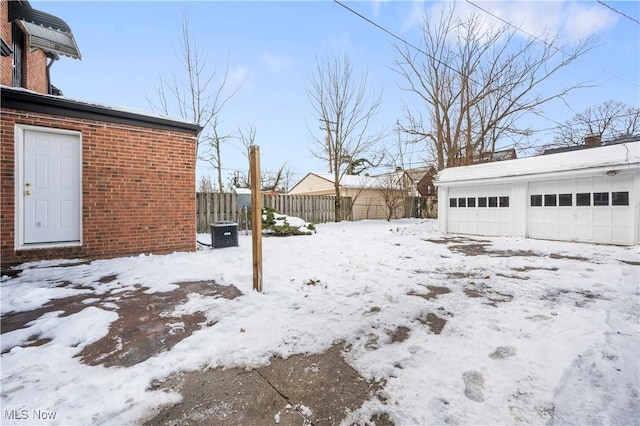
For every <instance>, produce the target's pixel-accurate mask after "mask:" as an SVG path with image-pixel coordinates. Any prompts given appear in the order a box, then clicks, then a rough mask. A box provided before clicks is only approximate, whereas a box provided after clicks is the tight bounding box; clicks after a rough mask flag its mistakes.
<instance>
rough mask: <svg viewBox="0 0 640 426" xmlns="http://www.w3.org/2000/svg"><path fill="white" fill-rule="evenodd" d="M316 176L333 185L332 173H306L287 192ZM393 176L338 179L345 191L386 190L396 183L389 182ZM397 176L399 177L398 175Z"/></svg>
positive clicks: (356, 176) (343, 177) (354, 176)
mask: <svg viewBox="0 0 640 426" xmlns="http://www.w3.org/2000/svg"><path fill="white" fill-rule="evenodd" d="M311 175H313V176H316V177H318V178H320V179H323V180H325V181H327V182H329V183H331V184H333V183H334V176H333V174H332V173H313V172H311V173H307V174H306V175H305V177H303V178H302V179H300V181H299V182H298V183H296V184H295V185H294V186H293V188H291V190H290V191H289V192H292V191H293V192H295V191H294V190H295V188H296V187H297V186H298V185H300V183H302V182H303V181H304V180H305V179H307V178H308V177H309V176H311ZM393 175H395V173H390V174H384V175H379V176H367V175H343V176H342V178H340V186H341V187H342V188H345V189H380V188H388V187H389V186H390V185H389V184H390V183H392V184H393V182H394V181H396V180H395V179H394V181H391V180H390V179H389V178H390V177H393ZM398 176H399V175H398ZM393 185H394V186H395V185H398V187H397V188H396V189H400V186H399V184H397V183H396V184H393Z"/></svg>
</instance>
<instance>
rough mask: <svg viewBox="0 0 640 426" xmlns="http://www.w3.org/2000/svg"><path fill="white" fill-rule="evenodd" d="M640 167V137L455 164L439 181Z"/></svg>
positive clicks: (443, 172)
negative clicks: (624, 141) (457, 165)
mask: <svg viewBox="0 0 640 426" xmlns="http://www.w3.org/2000/svg"><path fill="white" fill-rule="evenodd" d="M637 167H640V141H634V142H626V143H620V144H615V145H606V146H599V147H594V148H590V149H584V150H580V151H571V152H561V153H558V154H548V155H544V156H542V155H540V156H536V157H526V158H519V159H516V160H505V161H497V162H493V163H483V164H475V165H471V166H461V167H452V168H449V169H445V170H441V171H440V172H438V175H437V178H436V185H441V186H447V185H446V184H448V183H456V182H473V181H477V180H485V179H502V178H511V177H512V178H515V177H520V176H530V175H541V174H548V173H557V172H569V171H577V170H586V169H592V168H616V169H621V168H637Z"/></svg>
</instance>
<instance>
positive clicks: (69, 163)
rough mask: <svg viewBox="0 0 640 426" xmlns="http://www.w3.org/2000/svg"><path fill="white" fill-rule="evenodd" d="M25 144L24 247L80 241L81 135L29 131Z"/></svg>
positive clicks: (25, 134)
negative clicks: (26, 245) (25, 245)
mask: <svg viewBox="0 0 640 426" xmlns="http://www.w3.org/2000/svg"><path fill="white" fill-rule="evenodd" d="M23 143H24V148H23V153H24V163H23V173H24V175H23V178H22V179H21V182H22V188H21V190H22V191H21V194H20V196H21V197H23V200H22V205H23V220H22V223H23V226H24V228H23V231H24V234H23V238H24V244H45V243H73V242H79V241H80V230H81V223H80V221H81V214H80V213H81V212H80V209H81V204H80V186H81V182H80V176H81V173H80V170H81V164H80V138H79V136H76V135H70V134H63V133H49V132H41V131H34V130H25V131H24V138H23Z"/></svg>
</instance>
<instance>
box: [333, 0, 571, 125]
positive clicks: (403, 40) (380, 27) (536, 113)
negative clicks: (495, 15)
mask: <svg viewBox="0 0 640 426" xmlns="http://www.w3.org/2000/svg"><path fill="white" fill-rule="evenodd" d="M333 1H334V3H337V4H339V5H340V6H342V7H344V8H345V9H347V10H348V11H349V12H351V13H353V14H354V15H356V16H358V17H360V18H361V19H364V20H365V21H367V22H368V23H370V24H371V25H373V26H375V27H376V28H378V29H380V30H382V31H384V32H385V33H387V34H389V35H390V36H392V37H394V38H396V39H398V40H400V41H401V42H402V43H404V44H405V45H407V46H410V47H412V48H413V49H415V50H417V51H418V52H420V53H422V54H423V55H425V56H426V57H428V58H430V59H432V60H434V61H436V62H438V63H439V64H440V65H442V66H444V67H445V68H449V69H450V70H451V71H453V72H455V73H457V74H460V75H461V76H463V75H462V73H461V72H460V71H459V70H457V69H455V68H453V67H452V66H451V65H449V64H447V63H445V62H442V61H441V60H440V59H438V58H435V57H433V56H431V55H430V54H429V53H427V52H425V51H424V50H422V49H420V48H419V47H416V46H415V45H413V44H411V43H409V42H408V41H406V40H405V39H403V38H402V37H400V36H398V35H396V34H394V33H393V32H391V31H389V30H387V29H386V28H384V27H383V26H382V25H380V24H378V23H376V22H374V21H372V20H371V19H369V18H367V17H366V16H364V15H362V14H360V13H358V12H356V11H355V10H353V9H351V8H350V7H349V6H346V5H345V4H343V3H342V2H341V1H340V0H333ZM463 77H465V76H463ZM467 78H469V81H471V82H472V83H475V84H480V83H479V82H478V81H476V80H474V79H472V78H470V77H467ZM514 105H517V106H519V107H521V108H523V107H524V106H523V105H521V104H519V103H517V102H514ZM531 112H532V113H533V114H535V115H537V116H538V117H541V118H544V119H545V120H548V121H551V122H552V123H555V124H557V125H558V126H561V125H562V124H561V123H559V122H557V121H556V120H554V119H552V118H549V117H545V116H544V115H542V114H541V113H539V112H537V111H533V110H532V111H531Z"/></svg>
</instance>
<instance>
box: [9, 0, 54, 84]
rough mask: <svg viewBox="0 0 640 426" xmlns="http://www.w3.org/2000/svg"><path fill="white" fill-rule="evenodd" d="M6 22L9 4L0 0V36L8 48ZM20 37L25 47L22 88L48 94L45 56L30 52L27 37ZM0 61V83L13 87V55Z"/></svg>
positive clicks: (10, 37)
mask: <svg viewBox="0 0 640 426" xmlns="http://www.w3.org/2000/svg"><path fill="white" fill-rule="evenodd" d="M8 20H9V3H8V2H7V1H6V0H0V36H1V37H2V40H4V42H5V43H7V44H8V45H9V47H12V43H13V38H12V33H11V22H8ZM22 36H23V37H24V46H25V47H24V50H23V52H22V55H23V57H22V69H23V73H24V74H23V75H24V81H23V87H24V88H25V89H28V90H33V91H34V92H38V93H49V82H48V80H47V62H48V60H47V55H46V54H45V52H43V51H42V50H40V49H34V50H32V49H31V48H30V47H29V43H28V37H29V36H28V35H26V34H24V33H23V35H22ZM0 61H1V62H0V68H1V71H0V83H1V84H2V85H3V86H13V66H12V64H13V55H11V56H3V57H2V59H0Z"/></svg>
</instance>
